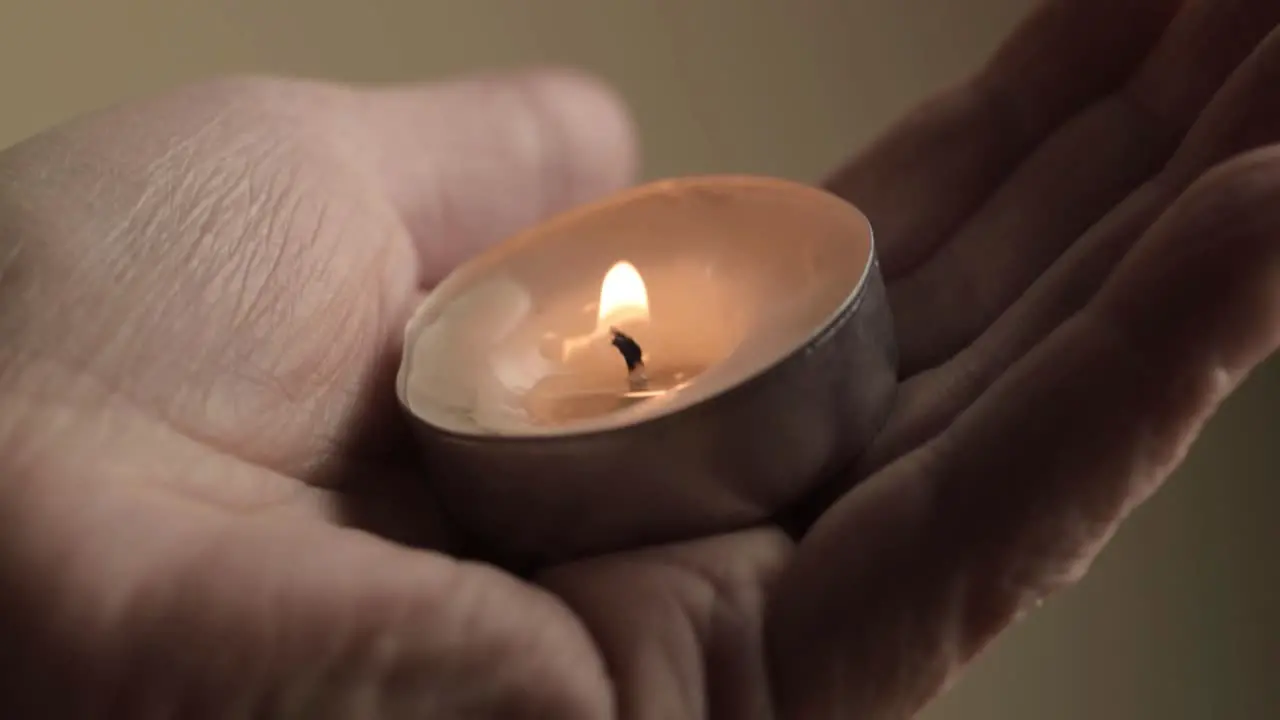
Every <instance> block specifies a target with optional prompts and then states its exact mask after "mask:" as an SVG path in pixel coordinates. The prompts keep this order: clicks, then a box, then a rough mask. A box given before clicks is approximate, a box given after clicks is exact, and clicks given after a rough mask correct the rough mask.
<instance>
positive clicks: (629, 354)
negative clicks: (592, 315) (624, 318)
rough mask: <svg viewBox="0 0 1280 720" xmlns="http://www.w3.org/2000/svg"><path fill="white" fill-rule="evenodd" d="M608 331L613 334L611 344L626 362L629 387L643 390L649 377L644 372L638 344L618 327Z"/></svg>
mask: <svg viewBox="0 0 1280 720" xmlns="http://www.w3.org/2000/svg"><path fill="white" fill-rule="evenodd" d="M609 332H610V333H612V334H613V342H612V344H613V346H614V347H616V348H618V352H619V353H621V354H622V359H623V360H624V361H625V362H626V363H627V380H628V381H630V382H631V389H632V390H643V389H644V387H645V385H646V383H648V381H649V378H648V377H646V376H645V374H644V351H643V350H641V349H640V344H639V343H637V342H636V341H635V340H633V339H631V336H630V335H627V334H626V333H624V332H622V331H621V330H619V329H618V328H615V327H611V328H609Z"/></svg>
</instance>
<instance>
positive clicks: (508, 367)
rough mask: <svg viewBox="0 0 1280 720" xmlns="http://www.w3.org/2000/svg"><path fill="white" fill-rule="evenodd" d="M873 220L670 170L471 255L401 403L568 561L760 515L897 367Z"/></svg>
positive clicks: (465, 502)
mask: <svg viewBox="0 0 1280 720" xmlns="http://www.w3.org/2000/svg"><path fill="white" fill-rule="evenodd" d="M896 360H897V355H896V347H895V345H894V341H893V333H892V320H891V317H890V315H889V310H888V304H887V301H886V299H885V294H884V286H883V283H882V281H881V278H880V275H879V270H878V266H877V264H876V262H875V254H874V247H873V241H872V234H871V228H870V225H869V224H868V222H867V220H866V218H865V217H864V216H863V215H862V214H861V213H860V212H859V211H858V210H857V209H856V208H854V207H853V206H852V205H850V204H848V203H846V202H845V201H843V200H841V199H840V198H837V197H835V196H833V195H830V194H828V193H826V192H824V191H822V190H819V189H816V188H812V187H809V186H805V185H801V184H798V183H792V182H789V181H784V180H777V179H770V178H755V177H737V176H714V177H697V178H684V179H678V180H667V181H661V182H657V183H652V184H650V185H646V186H643V187H640V188H635V189H632V190H628V191H625V192H623V193H621V194H619V195H617V196H615V197H612V198H608V199H606V200H603V201H601V202H598V203H595V204H592V205H589V206H586V207H583V208H579V209H576V210H573V211H570V212H568V213H565V214H564V215H561V216H560V217H557V218H554V219H552V220H550V221H549V222H547V223H545V224H543V225H541V226H538V227H535V228H532V229H530V230H528V231H526V232H524V233H522V234H520V235H518V236H516V237H515V238H512V239H511V240H509V241H508V242H506V243H504V244H502V245H499V246H497V247H495V248H493V249H491V250H490V251H488V252H486V253H484V254H483V255H481V256H479V257H477V258H475V259H474V260H472V261H470V262H468V263H467V264H465V265H464V266H462V267H460V268H459V269H458V270H456V271H455V272H454V273H453V274H451V275H450V276H449V277H448V278H446V279H445V280H444V282H442V283H441V284H440V285H439V286H437V287H436V288H435V289H434V290H433V291H432V292H431V293H430V294H429V295H428V296H427V297H426V298H425V299H424V301H423V302H422V304H421V305H420V306H419V308H418V309H417V311H416V312H415V314H414V316H413V317H412V319H411V320H410V321H409V324H408V326H407V327H406V330H405V344H404V354H403V357H402V359H401V365H400V372H399V376H398V379H397V390H398V394H399V397H400V401H401V403H402V405H403V406H404V408H405V409H406V410H407V412H408V414H409V416H410V417H411V419H412V421H413V423H414V425H415V427H416V428H417V431H418V436H419V438H420V439H421V442H422V446H423V451H424V457H425V459H426V462H427V466H428V470H429V472H430V477H429V481H430V482H431V483H432V484H433V485H434V487H435V489H436V491H437V493H438V494H439V496H440V498H441V500H442V502H443V503H444V505H445V509H446V511H447V512H448V513H449V514H450V515H451V516H453V518H454V519H455V520H456V521H457V522H458V523H459V525H460V526H461V527H462V528H463V529H464V530H465V531H466V532H468V533H469V534H470V535H471V536H472V537H473V538H474V539H476V540H478V541H480V542H482V543H484V544H485V545H487V546H488V547H490V548H491V549H493V550H495V551H497V552H501V553H507V554H510V555H513V556H518V557H521V558H530V559H552V558H555V559H561V558H564V557H569V556H573V555H576V554H579V553H585V552H596V551H602V550H608V549H612V548H615V547H623V546H630V545H634V544H636V543H645V542H660V541H666V540H674V539H679V538H681V537H689V536H694V535H698V534H701V533H706V532H715V531H722V530H725V529H728V528H732V527H740V526H742V525H745V524H748V523H751V522H756V521H759V520H761V519H763V518H766V517H768V516H769V515H771V514H773V513H775V512H777V511H779V510H781V509H783V508H784V507H785V506H786V505H787V504H789V503H791V502H794V501H796V500H797V499H799V498H800V497H801V496H802V495H803V494H804V493H805V492H806V491H808V490H811V489H812V488H813V487H814V486H815V484H817V483H818V482H820V481H821V480H823V479H824V478H825V476H826V475H827V474H828V473H831V472H834V471H836V470H837V469H839V468H840V467H841V466H842V465H844V464H846V463H848V462H849V461H851V460H852V459H853V458H854V457H855V456H856V455H857V454H858V453H859V452H861V450H862V449H863V448H864V446H865V445H866V443H867V442H868V441H869V439H870V438H871V437H872V435H873V434H874V433H875V431H876V430H877V429H878V428H879V426H880V424H881V423H882V422H883V420H884V416H885V414H886V413H887V410H888V407H889V404H890V402H891V400H892V396H893V392H894V389H895V388H896V369H897V368H896Z"/></svg>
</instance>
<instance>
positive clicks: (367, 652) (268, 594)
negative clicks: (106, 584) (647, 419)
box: [130, 517, 612, 720]
mask: <svg viewBox="0 0 1280 720" xmlns="http://www.w3.org/2000/svg"><path fill="white" fill-rule="evenodd" d="M264 519H265V518H264ZM208 547H209V551H208V552H205V553H201V554H200V561H199V562H198V563H192V564H191V565H189V566H184V567H181V568H180V569H179V572H177V573H176V577H173V574H174V573H171V577H170V578H169V579H170V582H169V583H168V584H167V585H166V586H167V587H169V588H170V591H169V592H168V593H166V594H165V595H164V596H163V601H162V602H161V603H159V604H157V605H152V606H151V607H149V608H148V610H149V612H147V613H145V615H146V617H147V618H148V619H147V621H146V623H145V624H144V625H143V626H142V627H135V628H133V629H134V630H135V632H134V633H133V637H142V638H144V639H147V641H146V642H143V643H141V645H142V650H141V651H135V652H133V654H132V656H131V660H130V663H131V665H130V667H131V668H132V669H134V670H138V671H141V670H145V669H147V668H149V669H150V670H151V672H146V673H141V672H140V673H137V674H140V675H141V676H142V677H149V678H150V681H149V682H150V684H151V687H152V691H149V692H147V693H144V695H145V696H146V697H147V698H148V699H149V700H151V701H154V700H155V699H156V697H157V693H159V695H160V696H163V697H170V698H172V699H173V701H174V702H177V703H180V704H181V705H183V706H185V707H190V708H201V709H202V712H208V713H209V715H208V716H210V717H212V716H213V715H214V714H216V713H218V712H219V711H226V714H227V716H235V715H244V714H246V713H249V714H254V713H256V714H255V716H258V717H306V718H317V719H318V718H333V719H334V720H343V719H345V718H376V719H377V720H400V719H401V718H405V719H407V718H428V717H429V718H481V717H483V718H489V717H493V718H526V717H528V718H533V717H555V718H564V719H565V720H573V719H575V718H576V719H581V720H587V719H589V718H591V719H594V718H601V717H606V716H609V715H610V714H611V713H612V708H611V704H612V698H611V696H610V693H609V685H608V683H607V681H606V679H605V671H604V667H603V665H602V663H601V662H600V660H599V656H598V655H597V654H596V652H595V650H594V649H593V645H592V643H591V640H590V639H589V637H588V636H587V634H586V631H585V629H583V627H582V625H581V624H580V623H579V622H578V621H577V620H576V619H574V617H573V616H572V615H571V613H570V612H569V610H568V609H567V608H566V607H565V606H564V605H562V604H561V603H559V602H558V601H557V600H555V599H554V598H553V597H552V596H551V595H549V594H548V593H546V592H545V591H542V590H540V589H537V588H535V587H533V586H532V585H528V584H526V583H523V582H521V581H520V580H518V579H516V578H515V577H513V576H509V575H506V574H504V573H502V572H501V571H499V570H497V569H495V568H490V567H487V566H483V565H479V564H473V563H467V562H460V561H457V560H455V559H452V558H449V557H447V556H444V555H440V554H436V553H430V552H424V551H416V550H411V549H408V548H404V547H401V546H397V545H393V544H391V543H389V542H386V541H384V540H381V539H379V538H377V537H374V536H372V535H368V534H366V533H362V532H359V531H355V530H348V529H342V528H337V527H333V526H328V525H323V524H320V523H315V522H313V521H311V520H310V519H298V521H297V522H282V521H281V518H279V517H276V518H273V519H272V520H271V521H269V522H254V521H250V522H242V523H237V524H236V525H235V530H234V532H226V533H219V537H218V538H217V540H216V541H211V542H210V544H209V546H208ZM184 647H185V649H184ZM197 648H198V649H197Z"/></svg>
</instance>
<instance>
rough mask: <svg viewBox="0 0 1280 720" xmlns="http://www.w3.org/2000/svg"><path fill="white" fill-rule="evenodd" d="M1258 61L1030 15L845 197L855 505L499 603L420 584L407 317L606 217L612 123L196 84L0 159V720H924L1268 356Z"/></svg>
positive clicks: (622, 164) (516, 88)
mask: <svg viewBox="0 0 1280 720" xmlns="http://www.w3.org/2000/svg"><path fill="white" fill-rule="evenodd" d="M1184 6H1185V7H1184ZM1278 22H1280V6H1278V5H1276V3H1273V2H1268V1H1266V0H1250V1H1245V0H1225V1H1223V0H1219V1H1218V2H1214V3H1209V2H1204V3H1197V2H1192V3H1182V2H1174V1H1173V0H1142V1H1140V2H1133V3H1125V4H1124V5H1123V7H1117V6H1116V4H1113V3H1106V2H1102V1H1101V0H1086V1H1084V2H1053V3H1050V4H1048V5H1046V6H1045V7H1044V8H1043V9H1042V10H1040V11H1039V12H1038V13H1037V14H1036V15H1035V16H1034V17H1032V18H1031V19H1030V20H1029V21H1028V22H1027V23H1026V24H1025V25H1024V26H1023V27H1022V28H1021V29H1020V30H1019V31H1018V32H1017V33H1016V35H1015V36H1014V37H1013V38H1012V39H1011V40H1010V41H1009V42H1008V43H1007V44H1006V46H1005V47H1004V48H1003V49H1002V51H1001V52H1000V53H999V54H998V56H997V57H996V58H995V59H994V60H993V62H992V63H991V65H989V66H988V67H987V68H986V69H984V70H983V72H981V73H980V74H979V75H978V76H977V77H976V78H975V79H973V80H972V81H970V82H968V83H966V84H965V85H964V86H962V87H960V88H957V89H955V90H952V91H950V92H948V93H946V94H944V95H943V96H941V97H939V98H936V99H934V100H933V101H931V102H930V103H929V104H927V105H926V106H925V107H923V108H922V109H920V110H919V111H917V112H916V113H914V114H912V115H911V116H909V117H908V118H906V119H905V120H904V121H903V122H902V123H901V124H899V125H898V126H897V127H896V128H894V129H893V130H892V131H891V132H890V133H889V134H888V135H887V136H886V137H885V138H883V139H882V140H881V141H880V142H878V143H876V144H875V145H873V146H872V147H871V148H870V149H869V150H868V151H867V152H866V153H864V154H863V155H862V156H861V157H859V158H857V159H855V160H854V161H853V162H852V163H851V164H850V165H849V166H847V167H846V168H845V169H844V170H843V171H841V172H840V173H839V174H838V175H837V177H836V178H835V179H834V180H833V182H832V188H833V189H834V190H835V191H837V192H839V193H841V194H844V195H845V196H846V197H848V198H850V199H851V200H853V201H854V202H855V203H856V204H858V205H859V206H860V207H861V208H862V209H863V210H864V211H866V212H867V214H868V215H869V216H870V217H871V219H872V222H873V224H874V225H875V226H876V229H877V237H878V242H879V247H880V253H881V258H882V261H883V264H884V269H885V272H886V277H887V279H888V282H889V288H890V297H891V300H892V305H893V310H894V313H895V318H896V323H897V331H898V337H899V341H900V344H901V349H902V359H903V377H904V380H903V384H902V386H901V389H900V394H899V400H898V403H897V405H896V407H895V408H894V410H893V413H892V415H891V417H890V419H889V421H888V424H887V426H886V427H885V429H884V431H883V432H882V434H881V435H880V436H879V437H878V438H877V440H876V442H875V443H874V444H873V446H872V448H871V449H870V450H869V451H868V452H867V453H866V454H865V456H864V457H863V458H862V460H861V462H860V463H859V466H858V467H857V468H854V469H852V470H851V471H850V473H849V475H848V476H846V477H843V478H838V479H835V480H834V481H833V482H831V483H830V484H828V485H826V486H824V487H821V488H816V489H814V491H813V492H812V493H811V494H809V495H807V496H806V497H803V498H797V503H796V505H795V506H793V507H779V508H776V511H777V516H776V518H773V519H772V520H773V521H771V522H762V524H761V525H760V526H759V527H754V528H709V529H708V533H707V535H706V536H705V537H700V538H686V539H682V540H680V541H678V542H673V543H672V544H669V545H665V546H661V547H650V548H643V549H635V550H630V551H622V552H617V553H612V554H609V555H605V556H600V557H594V558H586V559H577V560H574V561H572V562H567V563H564V564H561V565H558V566H554V567H547V568H539V569H536V570H535V571H533V572H531V573H526V576H524V577H517V576H516V575H514V574H511V573H509V572H506V571H503V570H501V569H499V568H496V567H493V566H490V565H486V564H483V563H482V562H479V560H482V559H483V558H480V559H477V560H467V561H462V560H459V559H457V557H456V555H451V554H450V552H452V551H454V550H455V548H454V546H453V545H452V537H451V536H452V533H451V532H450V528H448V527H446V525H445V523H444V522H443V521H442V520H440V518H439V516H438V515H437V514H436V512H435V508H434V507H433V505H432V502H431V497H430V483H429V481H424V480H423V479H422V478H420V477H418V476H417V475H416V473H415V466H414V462H413V460H412V454H413V453H412V449H411V447H410V443H409V442H408V441H407V440H406V438H405V436H404V429H403V426H402V424H401V423H400V422H399V414H398V412H397V410H396V408H395V407H394V398H393V397H392V393H391V389H390V385H391V383H390V374H391V372H392V370H393V368H392V367H391V365H392V363H394V361H395V358H396V357H397V352H398V343H399V341H400V337H399V334H400V328H401V326H402V323H403V321H404V319H405V316H406V314H407V312H408V311H409V309H410V308H411V307H412V305H413V304H414V302H415V301H416V299H417V298H418V297H420V294H421V288H423V287H426V286H429V284H430V283H432V282H434V281H436V280H438V279H439V277H440V276H441V275H442V274H443V273H445V272H447V270H448V269H449V268H450V267H452V266H453V265H454V264H455V263H456V262H457V261H458V260H459V259H461V258H462V257H465V256H466V255H468V254H470V253H471V252H473V251H474V250H475V249H477V248H479V247H480V246H482V245H483V244H485V243H488V242H492V241H494V240H497V239H499V238H501V237H503V236H505V235H507V234H509V233H511V232H513V231H514V230H516V229H518V228H519V227H521V226H523V225H526V224H528V223H531V222H534V221H536V220H538V219H540V218H542V217H545V216H546V215H547V214H548V213H552V212H555V211H557V210H559V209H562V208H565V207H568V206H570V205H573V204H576V203H578V202H582V201H584V200H587V199H589V198H591V197H593V196H595V195H597V194H600V193H603V192H608V191H610V190H613V189H615V188H617V187H620V186H621V185H622V184H623V183H625V182H626V180H627V178H628V175H629V173H630V169H631V168H630V164H631V148H630V144H629V134H628V133H629V130H628V128H627V125H626V122H625V120H624V118H623V116H622V115H621V114H620V113H619V112H618V110H617V108H616V106H615V104H614V103H613V101H612V100H611V99H610V98H609V97H608V96H607V95H605V94H602V93H601V92H600V91H598V90H597V89H594V88H593V87H592V86H590V85H585V84H583V82H582V81H580V80H577V79H574V78H570V77H566V76H531V77H527V78H523V79H516V80H500V79H492V78H491V79H480V80H475V81H468V82H460V83H457V84H452V85H444V86H436V87H432V88H428V89H425V90H424V89H383V90H376V91H354V90H350V89H344V88H338V87H335V86H330V85H322V84H316V83H303V82H288V81H272V80H235V81H222V82H217V83H212V84H207V85H203V86H198V87H193V88H189V89H186V90H181V91H178V92H176V93H172V94H170V95H167V96H164V97H162V98H158V99H156V100H153V101H148V102H144V103H137V104H133V105H128V106H124V107H121V108H118V109H114V110H110V111H107V112H105V113H101V114H99V115H96V116H93V117H89V118H86V119H84V120H82V121H79V122H77V123H74V124H72V125H69V126H66V127H63V128H60V129H57V130H55V131H52V132H50V133H48V134H46V135H43V136H40V137H37V138H35V139H33V140H31V141H28V142H26V143H24V144H22V145H20V146H18V147H16V148H13V149H11V150H9V151H7V152H6V153H5V154H4V155H3V156H0V243H3V245H0V337H4V338H5V341H4V344H3V345H0V458H3V459H2V460H0V586H2V587H3V588H4V590H5V591H4V592H3V593H0V636H2V637H4V638H5V640H4V643H3V646H2V647H0V670H3V671H4V672H3V673H0V678H3V679H0V689H2V690H3V692H2V693H0V709H3V710H5V711H8V712H7V713H6V716H14V717H80V716H84V717H130V718H132V717H168V716H174V717H183V718H199V717H240V716H255V717H256V716H266V717H306V718H355V717H379V718H401V717H405V718H407V717H503V718H507V717H513V718H514V717H554V718H584V719H585V718H591V719H595V718H602V717H612V716H621V717H627V718H663V719H666V718H701V717H711V718H732V719H733V720H748V719H750V718H773V717H778V718H805V720H808V719H810V718H822V717H857V718H864V719H868V718H899V717H906V716H909V715H910V714H911V713H913V712H914V711H915V710H916V709H917V708H918V707H920V706H921V705H922V704H923V703H924V702H925V701H927V699H928V698H929V697H930V696H931V695H932V694H934V693H936V692H937V691H938V689H939V688H941V687H942V686H943V685H944V684H945V683H946V682H947V681H948V680H949V679H950V678H951V677H952V676H953V674H954V672H955V671H956V670H957V669H958V668H959V667H960V666H961V665H963V664H964V663H965V662H966V661H967V660H968V659H970V658H971V657H972V656H973V655H974V654H975V653H976V652H977V651H978V650H979V649H980V648H981V647H982V646H983V644H984V643H985V642H986V641H987V640H988V639H990V638H991V637H992V636H993V635H994V634H995V633H996V632H998V631H999V630H1000V629H1002V628H1003V627H1004V626H1005V625H1006V624H1007V623H1008V622H1010V621H1011V620H1013V619H1014V618H1015V617H1016V616H1017V615H1019V614H1020V613H1021V612H1022V611H1023V610H1025V609H1026V608H1028V607H1030V606H1032V605H1033V604H1034V603H1036V602H1038V601H1039V600H1040V599H1041V598H1043V597H1044V596H1045V595H1046V594H1048V593H1049V592H1051V591H1052V590H1055V589H1057V588H1059V587H1061V586H1063V585H1064V584H1066V583H1069V582H1071V581H1072V580H1074V579H1076V578H1078V577H1079V576H1080V574H1081V573H1082V572H1083V570H1084V568H1085V566H1086V565H1087V562H1088V559H1089V558H1090V557H1091V556H1092V555H1093V554H1094V553H1096V551H1097V550H1098V549H1099V547H1100V545H1101V544H1102V543H1103V542H1104V541H1105V540H1106V538H1107V537H1108V535H1109V534H1110V533H1111V532H1112V530H1113V529H1114V527H1115V525H1116V523H1117V522H1119V521H1120V520H1121V519H1122V517H1123V516H1124V515H1125V514H1126V513H1127V512H1128V511H1129V510H1130V509H1132V508H1133V507H1134V506H1135V505H1136V504H1137V503H1138V502H1140V501H1141V500H1143V499H1144V498H1145V497H1146V496H1147V495H1149V494H1150V493H1151V492H1152V491H1153V490H1154V489H1155V488H1156V486H1157V485H1158V484H1159V482H1160V481H1161V480H1162V479H1163V478H1164V477H1165V476H1167V474H1168V473H1169V472H1170V471H1171V470H1172V469H1173V467H1174V466H1175V465H1176V463H1177V462H1178V460H1179V459H1180V457H1181V453H1182V452H1184V451H1185V449H1186V446H1187V445H1188V443H1189V442H1190V440H1191V438H1192V437H1193V436H1194V434H1195V432H1196V431H1197V430H1198V428H1199V426H1200V424H1201V423H1203V421H1204V420H1205V419H1206V418H1207V416H1208V415H1209V414H1210V413H1211V412H1212V410H1213V409H1214V407H1215V406H1216V404H1217V403H1218V402H1220V401H1221V400H1222V399H1223V397H1224V396H1225V395H1226V394H1227V393H1228V392H1229V391H1230V390H1231V389H1232V388H1233V387H1234V386H1235V385H1236V384H1238V383H1239V382H1240V380H1241V379H1242V378H1243V376H1244V375H1245V374H1246V373H1247V372H1248V371H1249V370H1250V369H1251V368H1252V367H1254V366H1255V365H1256V364H1257V363H1259V362H1261V361H1262V360H1263V359H1265V358H1266V357H1267V356H1268V355H1269V354H1270V353H1271V352H1272V351H1273V350H1274V349H1275V347H1276V344H1277V342H1280V291H1277V290H1276V288H1277V287H1280V284H1277V282H1276V280H1280V274H1278V273H1280V262H1278V261H1280V244H1277V243H1276V242H1275V240H1274V238H1275V237H1276V233H1277V231H1280V204H1278V203H1276V202H1275V200H1276V198H1277V197H1280V149H1276V150H1272V149H1268V148H1267V147H1266V146H1267V145H1268V144H1269V143H1271V142H1273V141H1280V102H1277V101H1276V100H1274V99H1273V98H1274V94H1273V93H1272V92H1271V89H1272V88H1274V87H1275V86H1276V83H1277V81H1280V34H1275V33H1272V32H1271V31H1272V28H1274V27H1275V26H1276V24H1277V23H1278ZM1272 35H1274V37H1272ZM1094 43H1096V44H1097V47H1094V46H1093V44H1094ZM1224 162H1225V163H1226V164H1222V163H1224ZM428 480H429V479H428ZM797 538H798V539H797Z"/></svg>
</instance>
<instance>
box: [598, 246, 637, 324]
mask: <svg viewBox="0 0 1280 720" xmlns="http://www.w3.org/2000/svg"><path fill="white" fill-rule="evenodd" d="M648 319H649V291H648V290H646V289H645V286H644V278H642V277H640V271H639V270H636V266H635V265H632V264H631V263H629V262H627V261H626V260H622V261H619V262H616V263H614V264H613V267H611V268H609V272H607V273H605V275H604V282H602V283H601V284H600V309H599V311H598V313H597V314H596V323H597V327H598V328H607V327H610V326H613V325H621V324H623V323H626V322H629V321H637V320H638V321H646V320H648Z"/></svg>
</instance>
